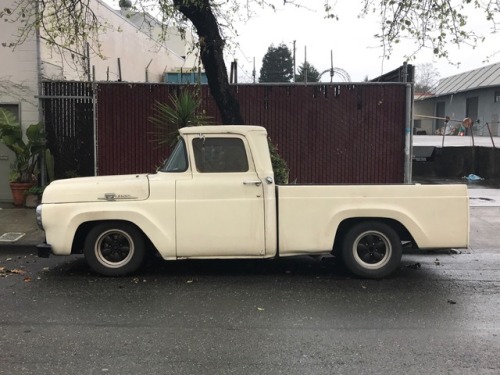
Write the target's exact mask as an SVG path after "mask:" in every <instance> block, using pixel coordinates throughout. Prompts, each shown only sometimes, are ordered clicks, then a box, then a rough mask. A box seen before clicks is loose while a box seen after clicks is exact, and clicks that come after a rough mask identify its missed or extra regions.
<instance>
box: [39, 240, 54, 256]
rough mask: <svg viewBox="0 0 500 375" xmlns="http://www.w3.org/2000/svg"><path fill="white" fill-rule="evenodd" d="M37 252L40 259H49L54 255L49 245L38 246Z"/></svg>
mask: <svg viewBox="0 0 500 375" xmlns="http://www.w3.org/2000/svg"><path fill="white" fill-rule="evenodd" d="M36 250H37V251H38V257H39V258H48V257H49V256H50V254H52V246H50V245H49V244H47V243H41V244H39V245H36Z"/></svg>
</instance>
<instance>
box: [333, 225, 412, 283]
mask: <svg viewBox="0 0 500 375" xmlns="http://www.w3.org/2000/svg"><path fill="white" fill-rule="evenodd" d="M401 255H402V248H401V240H400V238H399V235H398V234H397V233H396V231H395V230H394V229H392V227H390V226H389V225H387V224H385V223H382V222H377V221H367V222H362V223H359V224H356V225H354V226H353V227H352V228H350V229H349V230H348V232H347V233H346V235H345V237H344V240H343V243H342V258H343V260H344V264H345V265H346V267H347V268H348V269H349V270H350V271H351V272H352V273H354V274H355V275H357V276H361V277H365V278H370V279H380V278H382V277H386V276H388V275H390V274H391V273H393V272H394V271H395V270H396V269H397V268H398V267H399V265H400V264H401Z"/></svg>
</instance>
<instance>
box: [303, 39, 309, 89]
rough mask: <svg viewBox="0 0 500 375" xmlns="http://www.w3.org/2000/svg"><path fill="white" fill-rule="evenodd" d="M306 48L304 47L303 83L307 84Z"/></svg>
mask: <svg viewBox="0 0 500 375" xmlns="http://www.w3.org/2000/svg"><path fill="white" fill-rule="evenodd" d="M308 70H309V69H307V46H304V82H305V84H307V71H308Z"/></svg>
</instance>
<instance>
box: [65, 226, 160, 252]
mask: <svg viewBox="0 0 500 375" xmlns="http://www.w3.org/2000/svg"><path fill="white" fill-rule="evenodd" d="M109 221H113V222H122V223H128V224H131V225H133V226H134V227H136V228H137V230H138V231H139V232H141V233H142V236H143V237H144V240H145V244H146V251H149V250H151V249H153V250H155V251H156V248H155V247H154V246H153V244H152V242H151V241H150V239H149V238H148V236H146V235H145V234H144V232H143V231H142V229H141V228H139V227H138V226H137V225H135V224H134V223H132V222H130V221H127V220H96V221H87V222H85V223H82V224H80V226H79V227H78V229H77V230H76V233H75V237H74V238H73V244H72V246H71V254H83V246H84V244H85V238H87V235H88V234H89V232H90V230H91V229H92V228H93V227H94V226H96V225H97V224H100V223H105V222H109Z"/></svg>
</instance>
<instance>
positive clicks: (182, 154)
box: [159, 138, 188, 172]
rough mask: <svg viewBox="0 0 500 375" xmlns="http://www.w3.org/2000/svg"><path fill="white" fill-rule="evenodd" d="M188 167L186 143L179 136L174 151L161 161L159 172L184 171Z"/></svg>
mask: <svg viewBox="0 0 500 375" xmlns="http://www.w3.org/2000/svg"><path fill="white" fill-rule="evenodd" d="M187 168H188V162H187V156H186V145H185V144H184V140H183V139H182V138H181V139H179V142H177V144H176V145H175V148H174V151H173V152H172V154H171V155H170V157H169V158H168V159H167V160H166V161H165V163H163V165H162V166H161V168H160V169H159V171H160V172H184V171H186V170H187Z"/></svg>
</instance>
